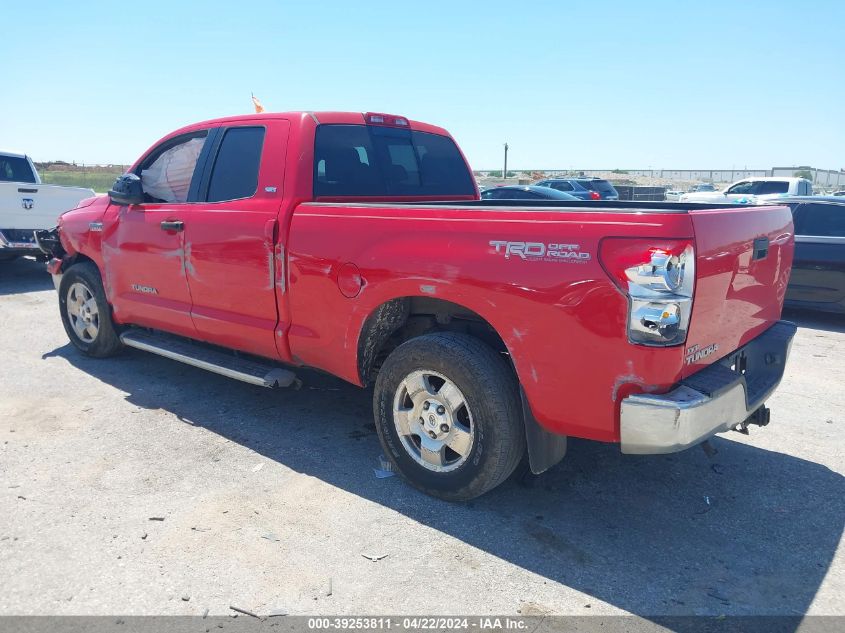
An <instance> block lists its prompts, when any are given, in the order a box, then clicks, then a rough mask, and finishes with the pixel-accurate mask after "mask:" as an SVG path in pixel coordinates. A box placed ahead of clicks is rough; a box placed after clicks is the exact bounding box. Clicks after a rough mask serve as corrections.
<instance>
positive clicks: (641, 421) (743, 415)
mask: <svg viewBox="0 0 845 633" xmlns="http://www.w3.org/2000/svg"><path fill="white" fill-rule="evenodd" d="M796 330H797V328H796V326H795V325H794V324H793V323H789V322H787V321H779V322H778V323H776V324H775V325H773V326H772V327H771V328H769V329H768V330H766V331H765V332H763V334H761V335H760V336H758V337H757V338H755V339H754V340H752V341H750V342H749V343H748V344H747V345H745V346H743V347H742V348H740V349H738V350H736V351H735V352H733V353H732V354H729V355H728V356H726V357H725V358H723V359H721V360H720V361H717V362H716V363H714V364H713V365H710V366H709V367H707V368H705V369H703V370H701V371H700V372H698V373H696V374H693V375H692V376H690V377H689V378H687V379H686V380H683V381H682V382H681V383H680V384H678V386H676V387H675V388H674V389H672V390H671V391H670V392H668V393H665V394H660V395H655V394H637V395H632V396H628V397H627V398H625V399H624V400H623V401H622V406H621V417H620V431H621V444H622V452H623V453H633V454H643V455H645V454H656V453H674V452H677V451H681V450H684V449H685V448H689V447H690V446H693V445H695V444H699V443H701V442H703V441H704V440H706V439H708V438H709V437H711V436H713V435H715V434H716V433H722V432H724V431H728V430H731V429H733V428H734V427H736V426H737V425H739V424H742V423H743V422H745V420H747V419H748V418H749V417H750V416H751V415H752V414H753V413H754V412H755V411H756V410H757V409H758V408H759V407H760V406H762V405H763V402H764V401H765V399H766V398H767V397H768V396H769V395H770V394H771V393H772V391H774V390H775V388H776V387H777V386H778V384H779V383H780V380H781V378H782V377H783V371H784V367H785V365H786V359H787V356H788V355H789V349H790V347H791V345H792V338H793V337H794V336H795V332H796ZM741 370H744V373H741Z"/></svg>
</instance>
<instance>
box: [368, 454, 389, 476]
mask: <svg viewBox="0 0 845 633" xmlns="http://www.w3.org/2000/svg"><path fill="white" fill-rule="evenodd" d="M373 474H374V475H375V476H376V479H387V478H388V477H393V475H394V472H393V464H392V463H391V462H390V460H389V459H387V458H386V457H385V456H384V455H379V456H378V468H373Z"/></svg>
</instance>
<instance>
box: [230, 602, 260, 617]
mask: <svg viewBox="0 0 845 633" xmlns="http://www.w3.org/2000/svg"><path fill="white" fill-rule="evenodd" d="M229 608H230V609H231V610H232V611H236V612H237V613H243V614H244V615H248V616H250V617H251V618H256V619H258V620H263V618H262V617H261V616H260V615H257V614H255V613H253V612H252V611H247V610H246V609H241V608H240V607H236V606H234V605H231V604H230V605H229Z"/></svg>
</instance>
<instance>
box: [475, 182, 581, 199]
mask: <svg viewBox="0 0 845 633" xmlns="http://www.w3.org/2000/svg"><path fill="white" fill-rule="evenodd" d="M481 199H482V200H578V198H576V197H575V196H571V195H569V194H568V193H564V192H562V191H558V190H557V189H552V188H550V187H539V186H532V185H508V186H506V187H493V188H492V189H485V190H484V191H482V192H481Z"/></svg>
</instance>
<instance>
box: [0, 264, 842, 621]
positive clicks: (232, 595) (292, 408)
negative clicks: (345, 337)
mask: <svg viewBox="0 0 845 633" xmlns="http://www.w3.org/2000/svg"><path fill="white" fill-rule="evenodd" d="M787 316H788V317H789V318H792V319H793V320H796V321H798V322H799V323H800V324H801V325H802V327H801V329H800V330H799V333H798V336H797V338H796V340H795V343H794V346H793V349H792V358H791V360H790V365H789V368H788V370H787V376H786V378H785V379H784V381H783V383H782V385H781V388H780V390H779V391H778V392H777V394H776V395H775V397H774V398H773V399H772V400H771V401H770V402H769V404H770V406H771V408H772V412H773V415H772V423H771V425H770V426H769V427H767V428H765V429H757V428H756V427H755V428H753V429H752V431H751V435H750V436H749V437H745V436H741V435H740V434H738V433H731V434H730V435H726V436H721V437H719V438H717V439H716V440H714V441H713V445H714V447H716V448H717V449H718V454H717V455H716V456H715V457H713V458H708V457H707V456H706V455H705V454H704V452H703V451H701V450H699V449H693V450H689V451H687V452H685V453H681V454H677V455H672V456H663V457H642V456H625V455H621V454H620V453H619V451H618V448H616V447H614V446H608V445H603V444H599V443H594V442H586V441H577V440H576V441H571V442H570V449H569V454H568V455H567V457H566V459H565V460H564V462H563V463H561V464H560V465H558V466H557V467H556V468H554V469H553V470H552V471H550V472H549V473H546V474H545V475H543V476H541V477H539V478H535V479H532V480H530V481H527V482H522V483H517V482H508V483H506V484H505V485H504V486H502V487H500V488H498V489H497V490H495V491H493V492H492V493H490V494H488V495H486V496H485V497H482V498H481V499H478V500H476V501H475V502H473V503H468V504H460V505H456V504H447V503H444V502H441V501H437V500H435V499H432V498H429V497H426V496H424V495H422V494H420V493H417V492H416V491H414V490H413V489H411V488H410V487H408V486H406V485H404V484H403V482H402V481H401V480H400V479H399V478H397V477H392V478H387V479H378V478H376V477H375V476H374V472H373V468H374V467H377V466H378V457H379V452H380V450H379V445H378V440H377V438H376V435H375V430H374V427H373V425H372V418H371V405H370V398H371V393H370V392H365V391H361V390H358V389H357V388H355V387H352V386H350V385H347V384H345V383H342V382H340V381H338V380H336V379H334V378H331V377H329V376H325V375H322V374H319V373H316V372H301V373H300V377H301V378H302V379H303V380H304V383H305V386H304V387H303V389H302V390H301V391H292V390H289V391H275V392H272V391H268V390H263V389H260V388H258V387H252V386H249V385H245V384H242V383H239V382H235V381H231V380H228V379H226V378H222V377H218V376H215V375H212V374H208V373H205V372H203V371H201V370H198V369H193V368H190V367H186V366H183V365H181V364H179V363H175V362H172V361H168V360H165V359H161V358H158V357H155V356H152V355H148V354H145V353H143V352H138V351H127V352H126V353H125V354H123V355H122V356H120V357H118V358H115V359H110V360H92V359H87V358H85V357H83V356H81V355H80V354H78V353H77V352H76V351H75V350H74V349H73V348H72V347H71V345H70V344H69V343H68V340H67V338H66V336H65V334H64V331H63V330H62V327H61V323H60V321H59V318H58V310H57V301H56V297H55V292H54V291H53V289H52V284H51V281H50V279H49V276H48V275H46V274H45V273H44V272H43V266H42V265H41V264H36V263H35V262H32V261H26V260H23V261H20V260H19V261H18V262H15V263H12V264H3V265H0V325H2V327H1V328H0V349H2V359H3V362H2V366H0V437H2V446H1V447H0V448H2V451H0V504H2V505H0V578H2V579H3V591H2V592H0V614H202V613H203V612H204V611H205V610H206V609H209V610H210V612H211V613H212V614H227V613H229V605H236V606H240V607H242V608H245V609H248V610H251V611H255V612H259V613H266V612H269V611H271V610H274V609H284V610H286V611H287V612H289V613H291V614H403V613H420V614H424V613H427V614H440V613H443V614H493V613H497V614H514V615H516V614H519V613H521V614H523V615H536V614H542V613H555V614H577V615H585V614H616V613H635V614H640V615H645V616H655V615H672V614H785V615H798V614H804V613H813V614H845V600H843V596H845V552H843V547H842V533H843V524H844V523H845V502H843V498H845V485H843V471H844V470H845V442H843V433H844V432H845V431H843V429H845V416H843V411H845V354H843V352H845V319H841V318H833V317H819V316H812V315H806V314H800V313H799V314H788V315H787ZM573 397H575V395H574V394H573ZM151 517H157V518H160V519H163V520H151ZM365 554H366V555H371V556H373V557H375V558H377V557H381V556H384V558H381V559H380V560H377V561H376V562H373V561H371V560H368V559H367V558H365V557H364V555H365Z"/></svg>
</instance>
